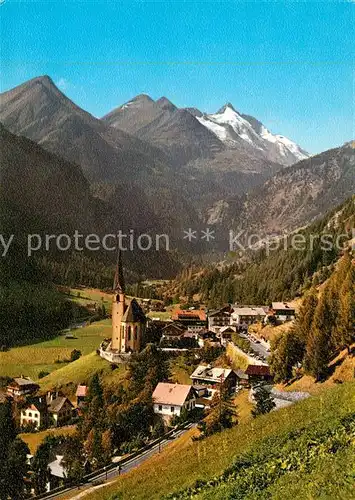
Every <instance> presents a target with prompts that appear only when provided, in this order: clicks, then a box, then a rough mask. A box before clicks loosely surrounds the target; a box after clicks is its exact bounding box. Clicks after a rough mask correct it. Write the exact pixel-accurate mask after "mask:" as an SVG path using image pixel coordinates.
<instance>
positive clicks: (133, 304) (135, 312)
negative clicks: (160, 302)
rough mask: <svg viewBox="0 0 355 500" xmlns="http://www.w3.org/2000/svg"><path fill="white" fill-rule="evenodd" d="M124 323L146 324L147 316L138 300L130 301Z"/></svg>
mask: <svg viewBox="0 0 355 500" xmlns="http://www.w3.org/2000/svg"><path fill="white" fill-rule="evenodd" d="M126 302H127V299H126ZM122 321H124V322H126V323H145V321H146V317H145V314H144V312H143V310H142V308H141V306H140V305H139V304H138V302H137V301H136V299H131V300H130V301H128V304H127V308H126V310H125V313H124V315H123V318H122Z"/></svg>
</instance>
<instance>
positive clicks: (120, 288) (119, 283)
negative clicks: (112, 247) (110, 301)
mask: <svg viewBox="0 0 355 500" xmlns="http://www.w3.org/2000/svg"><path fill="white" fill-rule="evenodd" d="M113 289H114V291H115V293H116V294H120V295H121V294H123V295H124V293H125V282H124V275H123V266H122V254H121V250H118V253H117V262H116V272H115V277H114V280H113Z"/></svg>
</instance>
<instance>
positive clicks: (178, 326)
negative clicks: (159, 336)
mask: <svg viewBox="0 0 355 500" xmlns="http://www.w3.org/2000/svg"><path fill="white" fill-rule="evenodd" d="M171 328H173V329H174V330H179V331H180V332H181V333H184V331H185V330H186V327H185V326H183V325H181V324H180V323H169V324H168V325H165V326H164V327H163V328H162V332H163V333H164V330H170V329H171Z"/></svg>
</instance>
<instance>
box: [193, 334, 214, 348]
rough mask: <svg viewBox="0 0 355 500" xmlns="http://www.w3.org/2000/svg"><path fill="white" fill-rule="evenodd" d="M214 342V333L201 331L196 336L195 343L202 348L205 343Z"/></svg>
mask: <svg viewBox="0 0 355 500" xmlns="http://www.w3.org/2000/svg"><path fill="white" fill-rule="evenodd" d="M216 340H217V335H216V334H215V333H214V332H211V330H201V331H200V332H198V334H197V342H198V345H199V347H203V346H204V345H205V343H206V342H208V343H211V342H212V343H213V342H216Z"/></svg>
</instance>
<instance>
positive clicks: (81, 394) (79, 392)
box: [76, 385, 88, 398]
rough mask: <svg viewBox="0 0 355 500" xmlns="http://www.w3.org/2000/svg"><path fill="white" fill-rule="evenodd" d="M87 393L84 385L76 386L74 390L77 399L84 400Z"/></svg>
mask: <svg viewBox="0 0 355 500" xmlns="http://www.w3.org/2000/svg"><path fill="white" fill-rule="evenodd" d="M87 393H88V387H87V386H86V385H78V388H77V390H76V396H77V397H83V398H85V397H86V396H87Z"/></svg>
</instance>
